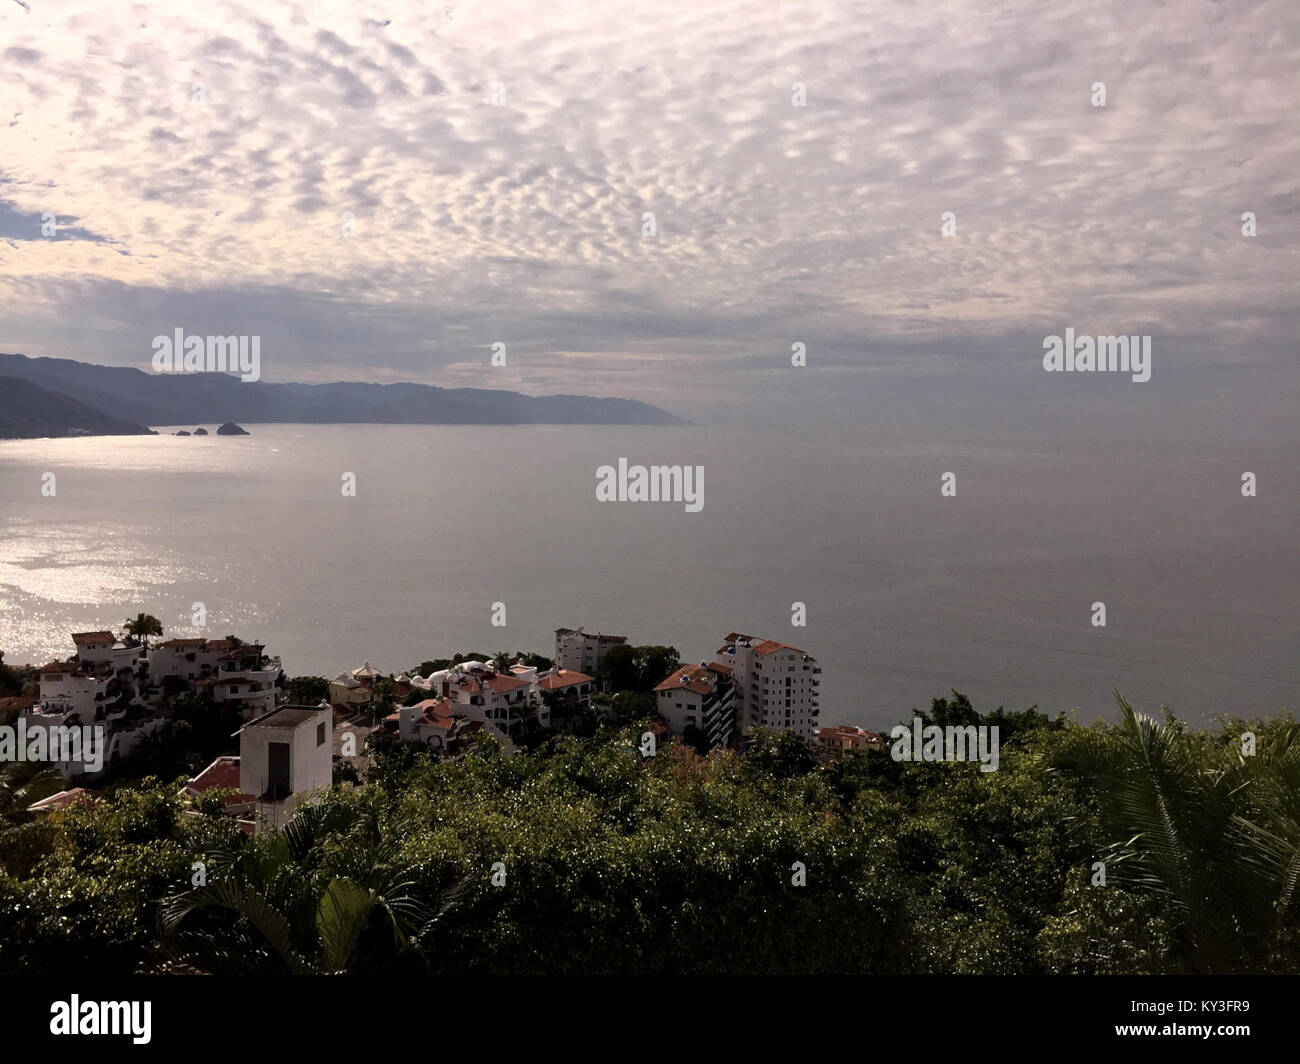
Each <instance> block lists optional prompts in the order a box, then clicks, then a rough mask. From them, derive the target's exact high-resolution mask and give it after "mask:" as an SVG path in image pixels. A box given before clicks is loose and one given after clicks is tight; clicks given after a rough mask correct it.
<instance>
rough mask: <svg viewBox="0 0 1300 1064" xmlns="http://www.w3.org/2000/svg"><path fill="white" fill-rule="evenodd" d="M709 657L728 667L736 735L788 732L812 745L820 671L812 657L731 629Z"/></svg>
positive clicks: (817, 706)
mask: <svg viewBox="0 0 1300 1064" xmlns="http://www.w3.org/2000/svg"><path fill="white" fill-rule="evenodd" d="M714 660H715V661H716V662H717V663H718V664H721V665H726V666H727V667H728V668H730V669H731V672H732V678H733V681H734V683H735V689H736V728H737V731H738V734H739V735H740V736H742V737H744V736H748V735H750V734H751V733H752V731H753V730H754V729H755V728H757V727H764V728H774V729H776V730H778V731H792V732H795V733H796V734H798V735H800V736H802V737H803V739H804V740H805V741H807V742H808V743H809V744H812V743H813V741H814V739H815V736H816V733H817V717H818V714H819V713H820V708H819V705H820V703H819V698H818V695H819V692H820V689H821V671H822V670H821V666H820V665H818V664H817V659H816V658H814V657H812V656H811V655H809V654H806V653H804V651H802V650H800V649H799V648H798V647H794V646H791V645H790V644H789V643H781V642H778V641H777V640H775V639H759V638H757V637H755V636H751V635H745V634H743V633H740V632H732V633H731V634H730V635H728V636H727V637H726V640H725V641H724V642H723V644H722V646H720V647H719V648H718V650H717V652H716V653H715V654H714Z"/></svg>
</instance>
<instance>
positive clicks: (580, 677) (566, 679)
mask: <svg viewBox="0 0 1300 1064" xmlns="http://www.w3.org/2000/svg"><path fill="white" fill-rule="evenodd" d="M595 682H596V681H595V678H594V677H592V676H588V675H587V674H586V673H585V672H575V671H574V670H573V669H560V670H559V671H558V672H553V673H551V674H550V675H549V676H545V677H543V678H542V679H540V680H538V681H537V686H538V687H540V688H541V689H542V690H543V691H557V690H559V689H560V688H561V687H576V686H578V684H581V683H595Z"/></svg>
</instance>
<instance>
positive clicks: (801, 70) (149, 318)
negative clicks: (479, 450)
mask: <svg viewBox="0 0 1300 1064" xmlns="http://www.w3.org/2000/svg"><path fill="white" fill-rule="evenodd" d="M0 5H2V6H0V69H3V74H4V76H3V79H0V351H18V352H23V353H26V354H29V355H33V356H37V355H47V356H58V357H67V358H76V359H81V360H83V361H91V362H99V363H105V364H112V365H131V366H138V367H140V368H148V366H149V359H150V356H151V354H152V347H151V340H152V338H153V337H154V336H155V335H159V334H168V335H170V334H171V332H172V331H173V330H174V329H175V328H178V327H179V328H183V329H184V330H185V331H186V332H189V333H199V334H206V333H219V334H223V335H224V334H231V333H234V334H246V335H258V336H260V337H261V351H262V377H263V379H264V380H268V381H287V380H301V381H326V380H365V381H376V382H395V381H408V380H409V381H419V382H423V383H429V384H438V385H443V386H447V387H488V388H510V389H515V390H518V391H523V392H527V393H530V394H551V393H558V392H567V393H579V394H595V395H613V396H622V397H626V398H634V399H641V400H644V401H646V402H651V403H655V404H657V405H660V406H663V407H665V408H666V409H669V410H672V411H673V412H675V413H679V414H682V415H683V416H686V417H691V418H694V419H697V420H700V421H704V422H706V423H707V422H709V421H712V420H716V421H717V422H718V423H719V424H723V423H732V424H750V423H752V424H769V423H771V424H803V423H813V422H820V421H822V420H824V421H826V422H829V423H835V422H837V421H838V422H844V423H850V422H851V423H854V424H871V425H880V426H882V427H889V426H891V425H904V424H908V425H917V424H922V425H924V424H935V425H945V426H948V427H950V428H956V429H970V430H972V431H990V432H992V431H998V430H1000V429H1004V428H1006V427H1007V426H1016V427H1024V428H1026V429H1029V430H1035V431H1041V432H1051V431H1056V430H1061V431H1065V430H1067V429H1069V430H1073V431H1074V432H1075V433H1076V434H1077V435H1080V436H1082V437H1085V438H1086V437H1089V436H1090V435H1092V434H1096V435H1099V436H1107V435H1108V434H1110V435H1113V436H1123V435H1125V434H1126V433H1138V434H1142V433H1145V434H1148V435H1149V436H1150V437H1151V438H1153V439H1161V440H1164V441H1165V442H1169V441H1175V442H1177V443H1187V444H1191V443H1197V444H1200V445H1206V446H1210V447H1217V448H1222V447H1224V446H1228V445H1235V444H1237V443H1239V442H1241V441H1242V439H1243V438H1245V439H1248V440H1249V441H1251V442H1264V441H1268V442H1271V443H1276V442H1279V441H1283V442H1294V441H1296V440H1297V439H1300V429H1297V425H1296V422H1297V419H1296V417H1295V414H1294V411H1295V410H1296V409H1297V408H1300V386H1298V385H1297V369H1298V368H1300V365H1298V363H1300V347H1298V345H1297V342H1296V336H1297V327H1298V325H1300V320H1298V318H1300V315H1297V310H1296V299H1295V295H1296V291H1297V282H1298V281H1300V261H1298V256H1297V252H1296V247H1297V238H1300V210H1298V208H1297V191H1298V190H1300V136H1298V134H1300V119H1298V118H1297V104H1300V8H1297V6H1296V4H1295V2H1294V0H1266V2H1262V3H1248V2H1234V3H1231V4H1227V3H1208V2H1200V0H1173V2H1169V3H1163V4H1160V3H1141V4H1135V3H1131V2H1128V0H1124V2H1093V0H1088V2H1082V0H1053V2H1052V3H1050V4H1044V3H1041V2H1039V0H1013V2H1008V3H989V2H981V0H958V2H926V3H887V2H871V3H844V2H836V0H823V2H802V0H801V2H772V3H753V2H751V3H713V2H709V0H690V2H678V0H665V2H651V0H644V2H642V0H600V2H594V0H582V2H573V3H566V2H562V0H561V2H555V3H507V2H497V0H485V2H481V3H474V4H459V3H377V4H373V5H366V4H361V5H357V4H355V3H352V2H348V3H333V2H313V0H304V2H297V3H277V2H265V3H259V4H243V3H229V2H224V0H212V2H204V3H202V4H199V3H193V2H188V0H187V2H179V3H175V4H166V5H131V4H116V3H115V4H110V3H107V2H104V0H92V2H77V0H60V2H58V3H54V2H51V0H0ZM1099 83H1100V85H1101V86H1104V89H1103V90H1102V91H1104V105H1101V104H1100V103H1099V100H1100V99H1101V98H1100V96H1099V94H1098V85H1099ZM47 212H48V214H51V215H53V216H54V219H55V225H56V229H55V231H54V233H53V234H52V235H48V236H47V235H43V234H42V221H43V219H44V218H45V216H46V214H47ZM945 212H951V215H950V216H948V225H947V229H948V230H949V231H948V232H947V233H945V232H944V228H945V224H944V223H945ZM1245 212H1251V213H1252V214H1253V216H1254V226H1255V235H1253V236H1248V235H1245V234H1244V233H1243V226H1244V224H1245V223H1244V222H1243V219H1242V216H1243V213H1245ZM648 214H649V215H653V232H649V231H648V229H647V225H648V223H647V217H646V216H647V215H648ZM1066 328H1072V329H1074V330H1075V332H1076V333H1077V334H1124V335H1129V334H1133V335H1139V334H1140V335H1148V336H1151V337H1152V345H1153V359H1152V361H1153V366H1152V377H1151V380H1150V381H1147V382H1143V383H1135V382H1132V381H1131V380H1129V379H1128V377H1126V376H1125V377H1122V378H1121V377H1120V376H1119V375H1114V374H1098V375H1095V376H1091V377H1090V376H1087V375H1082V376H1074V377H1071V376H1068V375H1063V374H1049V373H1046V372H1044V370H1043V367H1042V352H1043V342H1044V338H1045V337H1046V336H1049V335H1053V334H1057V335H1060V334H1063V333H1064V330H1065V329H1066ZM498 342H499V343H504V344H505V345H506V348H505V351H506V364H505V365H504V366H500V365H493V364H492V358H491V355H492V345H493V344H494V343H498ZM796 343H798V344H803V345H804V350H805V351H806V362H807V364H806V365H804V366H795V365H792V364H791V360H792V355H791V352H792V345H794V344H796Z"/></svg>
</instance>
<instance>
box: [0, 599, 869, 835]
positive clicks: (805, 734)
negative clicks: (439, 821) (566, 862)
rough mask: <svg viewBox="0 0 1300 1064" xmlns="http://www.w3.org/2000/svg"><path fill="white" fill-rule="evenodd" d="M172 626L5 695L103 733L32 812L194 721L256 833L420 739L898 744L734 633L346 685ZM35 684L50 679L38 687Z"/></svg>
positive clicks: (587, 637) (422, 668) (56, 727)
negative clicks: (685, 645) (623, 732)
mask: <svg viewBox="0 0 1300 1064" xmlns="http://www.w3.org/2000/svg"><path fill="white" fill-rule="evenodd" d="M151 635H156V636H161V635H162V626H161V624H160V623H159V622H158V621H157V619H156V618H154V617H152V616H150V615H148V614H140V615H139V616H137V617H136V618H135V619H133V620H129V621H128V622H127V623H126V625H124V627H123V631H122V633H121V635H120V636H118V635H115V634H114V633H113V632H111V631H107V630H105V631H97V632H76V633H73V634H72V636H71V638H72V644H73V647H74V649H75V652H74V654H73V655H72V656H71V657H69V658H68V659H67V660H65V661H55V662H51V663H49V664H47V665H44V666H40V667H39V668H36V669H32V670H30V674H31V680H30V681H29V682H28V683H27V684H26V687H27V688H28V689H29V690H28V691H27V693H25V694H19V695H17V696H14V697H9V698H6V699H3V700H0V723H3V722H4V714H5V713H6V712H7V713H8V714H9V715H11V716H12V718H13V719H16V720H17V721H18V722H19V723H20V724H21V725H22V726H23V728H24V729H25V733H26V734H35V733H40V732H42V731H45V732H47V733H50V734H55V735H57V734H63V733H64V732H65V730H71V729H75V728H93V729H95V730H96V732H97V734H98V736H99V749H98V751H97V756H95V757H94V758H93V760H92V759H91V758H90V757H89V756H88V755H80V756H79V754H78V750H79V747H76V746H74V745H71V744H65V745H64V746H59V745H57V744H51V745H50V747H49V748H50V750H52V751H58V752H59V756H58V757H57V758H53V757H52V758H51V759H50V764H49V766H48V767H49V768H50V769H51V770H53V771H54V772H56V773H58V775H59V776H62V777H63V778H64V779H66V780H67V781H68V782H70V783H72V784H74V786H72V787H70V788H67V789H65V790H62V791H59V792H58V793H55V794H51V795H49V796H47V797H45V798H43V799H41V800H39V801H37V802H35V803H33V804H32V805H31V806H30V807H29V808H30V810H31V811H32V812H47V811H51V810H55V809H61V808H65V807H66V806H68V805H70V804H73V803H76V802H82V801H94V800H95V799H96V797H97V795H96V788H97V786H101V785H103V784H104V783H106V782H116V781H117V780H118V779H122V778H131V777H132V776H139V775H143V774H149V773H150V772H151V771H152V770H153V769H154V758H153V757H152V756H151V755H153V754H155V753H156V752H157V751H158V750H160V749H161V748H162V747H164V746H165V744H166V741H167V737H168V736H170V735H172V734H173V733H175V732H176V731H177V727H176V725H177V723H178V722H180V721H184V726H185V728H186V729H188V730H187V731H186V732H184V734H191V733H193V732H194V731H195V730H197V731H198V732H199V733H200V734H203V735H207V736H208V737H209V741H210V744H211V745H213V746H219V747H225V749H223V750H221V751H220V752H218V753H216V754H215V756H214V757H213V758H212V760H211V761H210V763H208V764H207V765H206V767H203V768H202V769H201V770H200V771H198V772H196V773H195V774H194V775H193V776H191V777H190V778H189V779H188V781H187V782H186V784H185V787H184V790H183V792H182V793H183V794H184V795H187V796H188V797H189V798H191V799H194V800H196V801H197V800H200V799H202V798H203V797H204V796H205V795H207V794H209V793H211V794H212V795H214V796H219V798H220V801H221V803H222V805H221V807H222V808H223V809H224V811H225V812H226V813H227V814H228V815H230V816H233V817H234V818H235V819H236V820H237V821H238V822H239V823H240V825H241V826H242V827H243V828H244V829H245V830H247V831H260V830H269V829H273V828H277V827H283V826H284V825H285V824H287V823H288V821H289V820H290V819H291V818H292V816H293V814H294V812H295V810H296V809H297V808H298V806H299V805H301V804H302V803H303V802H304V801H315V800H319V797H320V796H321V795H322V794H323V793H324V792H325V791H327V790H328V789H329V788H330V787H331V786H333V785H334V784H335V783H337V782H339V781H340V780H342V781H347V782H360V780H361V775H360V772H361V771H362V770H364V768H365V767H366V766H367V765H368V764H369V759H370V756H371V754H372V753H373V751H374V750H375V749H376V747H378V746H382V745H384V744H387V745H389V746H391V745H392V744H393V743H405V744H410V745H411V747H412V749H414V750H417V751H420V752H427V753H428V754H430V755H431V756H434V757H450V756H455V755H457V754H459V753H461V752H463V751H465V750H467V749H470V748H473V747H474V746H475V745H476V744H478V743H480V742H483V741H489V742H495V743H497V744H499V745H500V746H501V748H502V749H503V750H504V751H505V752H506V754H507V755H508V754H511V753H513V752H515V751H516V750H517V749H519V748H520V747H532V746H535V745H537V744H538V743H541V742H544V741H545V740H546V739H548V738H549V737H551V736H555V735H566V734H568V735H579V736H583V735H588V736H589V735H593V734H595V733H596V731H597V729H598V728H599V727H600V726H601V725H604V724H609V725H628V724H634V723H645V725H646V727H647V728H648V731H649V734H650V735H651V736H653V737H654V739H655V741H656V743H658V742H672V741H678V742H683V743H686V744H688V745H689V746H691V747H692V748H693V749H695V751H696V752H698V753H700V754H702V755H707V754H708V753H709V752H710V751H712V750H723V749H737V750H740V751H742V752H743V750H744V749H745V748H746V746H747V744H748V743H749V742H750V741H751V740H752V738H753V736H754V734H755V733H756V732H757V731H758V730H759V729H770V730H772V731H776V732H782V733H789V734H792V735H794V736H797V737H798V739H799V740H801V741H802V743H803V744H805V745H806V746H807V748H808V749H809V750H810V751H811V752H813V753H815V754H816V755H817V756H818V757H820V758H821V759H823V760H830V759H835V758H840V757H844V756H850V755H853V754H856V753H861V752H862V751H865V750H867V749H877V750H879V749H883V748H884V745H885V741H884V737H883V736H881V735H878V734H877V733H874V732H869V731H865V730H863V729H861V728H856V727H853V726H850V725H839V726H835V727H820V726H819V717H820V713H821V709H820V702H819V688H820V686H821V672H822V669H821V666H820V665H819V664H818V663H817V660H816V659H815V658H814V657H812V656H811V655H810V654H808V653H806V652H805V651H803V650H802V649H800V648H799V647H795V646H792V645H790V644H788V643H783V642H779V641H777V640H773V639H765V638H760V637H757V636H752V635H748V634H744V633H740V632H731V633H728V634H727V635H726V636H725V637H724V638H723V639H722V640H721V645H719V646H718V647H717V648H716V649H715V650H714V651H713V652H712V656H711V657H708V658H704V659H702V660H700V661H698V662H695V663H691V662H685V663H683V662H682V661H681V660H680V656H679V654H678V652H677V650H676V648H674V647H665V646H635V645H633V644H631V643H630V642H629V640H628V638H627V637H626V636H623V635H609V634H604V633H591V632H587V631H585V630H584V629H583V628H581V627H579V628H558V629H556V630H555V646H554V657H553V658H546V657H543V656H541V655H539V654H533V653H529V654H523V653H520V654H514V655H511V654H508V653H504V652H499V653H497V654H496V655H494V656H492V657H490V658H488V657H486V656H483V657H474V656H468V655H462V654H457V655H455V656H454V657H452V658H449V659H435V660H430V661H427V662H422V663H421V664H420V665H419V666H416V667H414V668H412V669H410V670H408V671H403V672H400V673H397V674H391V673H390V674H385V673H383V672H381V671H380V670H379V669H377V668H375V667H373V666H372V665H371V664H370V662H369V661H365V662H363V663H362V664H361V665H360V666H358V667H356V668H353V669H350V670H344V671H343V672H340V673H339V674H338V675H337V676H335V677H334V678H333V679H329V680H327V679H325V678H323V677H310V676H309V677H294V678H292V679H290V678H288V677H287V676H286V674H285V672H284V670H283V667H282V665H281V662H280V659H279V658H276V657H270V656H268V655H267V654H266V647H265V645H264V644H262V643H259V642H244V641H243V640H241V639H239V638H237V637H236V636H233V635H231V636H227V637H225V638H222V639H206V638H175V639H166V640H161V641H157V642H154V643H152V644H151V643H150V641H149V639H150V636H151ZM32 687H34V688H35V690H30V688H32Z"/></svg>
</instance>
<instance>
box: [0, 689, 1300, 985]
mask: <svg viewBox="0 0 1300 1064" xmlns="http://www.w3.org/2000/svg"><path fill="white" fill-rule="evenodd" d="M924 716H925V717H926V719H927V720H929V721H934V722H936V723H941V724H943V723H952V724H965V723H979V724H992V723H995V724H997V725H998V726H999V727H1000V728H1001V729H1002V731H1001V736H1002V756H1001V763H1000V767H999V770H998V771H996V772H987V773H981V772H980V771H979V766H978V765H977V764H976V763H973V762H970V763H938V764H927V763H904V762H896V761H894V760H892V758H891V757H890V755H889V753H888V751H879V752H872V753H869V754H866V755H863V756H860V757H857V758H854V759H849V760H844V761H840V762H835V763H832V764H826V765H818V764H816V763H815V762H814V761H813V759H812V758H811V757H810V756H809V755H808V753H807V752H806V750H805V749H804V748H803V747H802V745H801V744H800V743H798V742H797V741H795V740H793V739H792V738H791V737H790V736H788V735H778V734H774V733H764V734H762V735H761V737H760V738H759V740H758V741H757V742H756V743H755V745H754V746H753V747H752V748H751V749H750V750H749V751H747V752H746V753H745V754H744V755H738V754H735V753H714V754H712V755H711V756H709V757H708V758H701V757H699V756H698V755H697V754H696V753H694V752H693V751H692V750H691V749H690V748H689V747H688V746H687V745H686V744H683V743H680V742H677V743H672V744H669V745H667V746H663V747H660V749H659V751H658V754H657V756H655V757H653V758H649V759H645V758H643V757H642V756H640V754H639V753H638V752H637V751H636V746H637V744H638V742H639V738H640V733H641V729H640V727H639V726H634V727H628V728H623V729H609V728H604V729H602V730H601V731H600V732H599V733H598V734H597V735H596V736H594V737H592V738H585V739H583V738H573V737H565V738H559V739H554V740H552V741H550V742H549V743H547V744H546V745H545V746H544V747H541V748H539V749H536V750H532V751H524V752H520V753H518V754H516V755H514V756H511V757H507V756H505V755H504V754H502V753H501V752H500V750H499V749H497V748H496V747H495V746H494V745H493V744H491V743H485V744H484V745H482V746H481V747H480V748H479V749H478V750H477V751H475V752H472V753H469V754H465V755H462V756H460V757H457V758H452V759H448V760H434V759H432V758H430V757H428V756H424V755H421V756H418V757H413V756H410V752H409V751H398V750H394V751H391V752H389V753H384V754H381V755H379V756H378V758H377V760H376V765H375V767H374V770H373V773H372V774H371V776H370V781H369V785H368V786H364V787H358V788H343V789H338V790H335V791H334V792H332V793H330V794H329V795H328V796H327V797H326V798H325V800H324V802H323V803H322V804H321V805H320V806H319V807H317V808H314V809H311V810H309V811H307V812H305V813H303V814H301V815H300V816H299V817H298V818H297V819H296V820H295V821H294V822H293V824H292V825H291V826H290V828H289V829H288V830H287V831H285V832H284V833H283V834H281V835H274V834H268V835H259V836H256V837H252V836H248V835H245V834H243V833H242V832H240V831H238V830H237V829H236V828H235V827H234V826H233V824H232V823H231V822H230V821H228V820H225V819H223V818H222V817H221V816H220V814H219V808H220V803H219V801H218V800H217V799H216V797H215V796H211V797H209V798H207V799H205V801H204V803H203V805H202V810H203V811H202V813H201V815H197V816H194V815H185V814H184V812H183V810H182V805H181V802H180V801H179V800H178V799H177V798H176V793H177V790H178V785H177V784H176V783H175V782H172V783H167V784H163V783H160V782H159V781H157V780H147V781H144V782H141V783H139V784H137V785H132V786H125V787H122V788H119V789H118V790H116V791H115V792H114V793H113V794H112V795H111V797H110V798H109V799H108V800H107V801H105V802H103V803H101V804H99V805H98V806H95V807H78V808H71V809H69V810H67V811H65V812H62V813H59V814H56V815H55V816H54V817H52V818H48V819H44V820H32V819H30V818H24V817H22V816H21V815H10V816H9V818H8V825H9V826H7V827H6V828H4V829H3V834H2V835H0V866H2V867H3V874H0V971H4V972H23V973H25V974H28V975H29V976H30V975H38V974H40V973H50V972H54V971H68V970H72V968H73V966H75V969H76V970H77V971H78V972H80V973H82V974H84V975H87V976H89V975H94V974H111V973H114V972H128V971H137V970H146V971H149V970H159V969H160V966H162V965H164V964H172V965H177V964H179V965H181V966H182V970H199V971H213V972H255V973H266V974H270V973H282V972H316V971H324V972H334V971H348V972H366V973H376V974H378V973H385V974H390V973H397V972H402V971H412V972H418V971H432V972H466V971H468V972H482V973H495V972H602V973H620V972H628V973H630V972H645V973H660V974H667V973H682V972H866V973H871V972H874V973H893V972H937V973H945V972H951V973H973V972H988V973H1147V972H1160V971H1176V972H1178V971H1181V972H1231V971H1259V972H1265V971H1293V970H1295V968H1296V966H1297V963H1300V924H1298V917H1300V912H1298V911H1297V906H1296V902H1295V898H1294V894H1293V884H1294V879H1295V876H1294V868H1295V867H1297V855H1298V854H1300V802H1298V801H1297V798H1298V796H1300V739H1297V729H1296V727H1295V724H1294V722H1293V721H1292V720H1291V718H1290V717H1289V716H1286V717H1281V718H1277V719H1274V720H1272V721H1268V722H1265V721H1256V722H1254V723H1253V724H1250V725H1247V723H1246V722H1244V721H1240V720H1233V721H1227V722H1224V723H1222V724H1221V725H1220V726H1218V727H1217V728H1215V729H1211V730H1195V729H1190V728H1187V727H1185V726H1184V725H1183V724H1182V723H1180V722H1178V721H1177V720H1174V719H1172V718H1170V719H1167V720H1165V721H1164V722H1161V723H1157V722H1155V721H1152V720H1149V719H1147V718H1144V717H1142V716H1141V715H1138V714H1133V713H1131V712H1130V711H1128V710H1127V709H1125V710H1124V713H1123V716H1122V719H1121V721H1120V722H1119V723H1118V724H1104V723H1097V724H1094V725H1091V726H1088V727H1082V726H1080V725H1078V724H1075V723H1072V722H1070V721H1068V720H1066V719H1064V718H1057V719H1054V720H1049V719H1048V718H1047V717H1045V716H1043V715H1042V714H1040V713H1037V712H1035V711H1032V710H1031V711H1028V712H1026V713H1001V712H999V713H998V714H997V715H994V714H989V715H984V716H981V715H980V714H978V713H976V712H975V710H974V709H973V708H972V707H971V706H970V704H969V702H967V701H966V700H965V699H964V698H962V697H961V696H957V697H955V698H953V699H944V700H936V701H935V702H934V703H933V704H932V706H931V708H930V711H929V713H928V714H924ZM1247 731H1250V732H1253V733H1254V735H1255V736H1256V739H1257V752H1256V753H1255V754H1254V755H1253V756H1242V753H1241V747H1242V743H1241V738H1242V735H1243V733H1244V732H1247ZM24 820H26V822H24ZM1099 861H1102V862H1105V866H1106V868H1105V872H1106V884H1105V886H1100V885H1093V883H1094V881H1095V880H1096V878H1097V874H1098V873H1097V869H1096V863H1097V862H1099ZM195 862H202V866H203V868H204V870H205V873H206V877H207V883H206V886H200V887H194V886H193V885H192V880H193V877H194V875H195ZM800 866H801V867H802V869H803V874H804V876H805V877H806V880H805V885H802V886H800V885H796V881H797V880H798V879H799V868H800ZM494 874H495V878H496V880H497V883H496V884H495V885H494V881H493V880H494Z"/></svg>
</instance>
